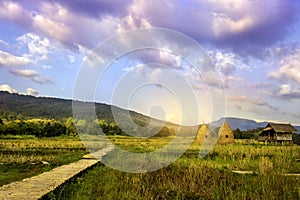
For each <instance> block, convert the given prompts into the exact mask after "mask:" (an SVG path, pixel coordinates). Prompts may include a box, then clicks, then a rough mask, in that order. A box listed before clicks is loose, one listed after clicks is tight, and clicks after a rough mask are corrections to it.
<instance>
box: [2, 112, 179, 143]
mask: <svg viewBox="0 0 300 200" xmlns="http://www.w3.org/2000/svg"><path fill="white" fill-rule="evenodd" d="M99 127H101V129H99ZM99 130H102V132H103V133H104V134H105V135H124V136H128V135H134V136H141V137H143V136H145V134H143V132H142V131H141V129H140V127H139V126H137V127H133V128H130V127H129V128H128V129H126V130H127V131H128V132H129V133H130V134H128V133H127V132H124V131H123V130H121V128H119V126H118V125H117V124H116V123H115V122H107V121H106V120H104V119H100V120H94V121H89V120H88V119H87V120H86V119H73V118H72V117H69V118H67V119H65V120H55V119H28V120H20V119H17V120H11V121H8V120H6V119H4V120H2V119H1V118H0V135H34V136H36V137H39V138H40V137H56V136H61V135H70V136H76V135H77V131H79V132H80V133H84V134H91V135H97V134H100V133H99ZM143 130H144V131H145V129H143ZM152 132H153V131H152ZM154 132H155V133H157V134H156V135H155V136H157V137H163V136H170V135H175V131H174V130H173V129H169V128H168V127H162V128H158V127H157V130H154ZM146 135H147V134H146Z"/></svg>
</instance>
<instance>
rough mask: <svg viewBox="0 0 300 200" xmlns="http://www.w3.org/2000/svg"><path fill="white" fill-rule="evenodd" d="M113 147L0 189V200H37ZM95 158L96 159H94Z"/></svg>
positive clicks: (92, 163) (91, 164) (90, 164)
mask: <svg viewBox="0 0 300 200" xmlns="http://www.w3.org/2000/svg"><path fill="white" fill-rule="evenodd" d="M113 148H114V147H112V146H109V147H106V148H104V149H102V150H100V151H98V152H94V153H93V154H90V155H88V156H85V157H86V158H89V159H81V160H79V161H77V162H74V163H71V164H68V165H63V166H60V167H57V168H55V169H52V170H50V171H48V172H44V173H42V174H40V175H37V176H34V177H31V178H26V179H24V180H22V181H17V182H13V183H10V184H7V185H3V186H2V187H0V199H1V200H21V199H26V200H31V199H38V198H40V197H42V196H44V195H45V194H47V193H49V192H51V191H53V190H54V189H55V188H57V187H58V186H60V185H61V184H63V183H64V182H65V181H67V180H68V179H70V178H72V177H73V176H75V175H77V174H78V173H80V172H82V171H83V170H85V169H87V168H89V167H91V166H93V165H95V164H96V163H97V162H98V161H99V160H100V159H101V158H102V157H103V156H104V155H106V154H107V153H108V152H110V151H111V150H112V149H113ZM95 157H96V158H97V159H95Z"/></svg>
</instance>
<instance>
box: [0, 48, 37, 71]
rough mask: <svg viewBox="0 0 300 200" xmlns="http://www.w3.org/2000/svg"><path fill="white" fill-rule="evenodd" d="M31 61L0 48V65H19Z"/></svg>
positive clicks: (27, 63)
mask: <svg viewBox="0 0 300 200" xmlns="http://www.w3.org/2000/svg"><path fill="white" fill-rule="evenodd" d="M32 63H33V62H32V60H30V59H29V58H27V57H22V56H14V55H12V54H10V53H8V52H5V51H2V50H0V67H1V66H3V67H21V66H26V65H29V64H32Z"/></svg>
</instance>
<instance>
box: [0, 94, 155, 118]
mask: <svg viewBox="0 0 300 200" xmlns="http://www.w3.org/2000/svg"><path fill="white" fill-rule="evenodd" d="M117 109H119V110H122V109H121V108H117ZM96 113H97V116H98V118H99V119H104V120H105V121H107V122H112V121H113V116H112V112H111V106H110V105H106V104H101V103H96ZM130 114H131V116H132V117H133V118H135V119H137V120H138V121H144V122H145V121H149V119H150V118H149V117H147V116H144V115H142V114H139V113H136V112H133V111H130ZM72 115H73V114H72V100H66V99H59V98H50V97H34V96H27V95H20V94H10V93H8V92H1V91H0V118H4V119H8V120H10V119H20V118H25V119H26V118H46V119H56V120H62V119H66V118H68V117H72Z"/></svg>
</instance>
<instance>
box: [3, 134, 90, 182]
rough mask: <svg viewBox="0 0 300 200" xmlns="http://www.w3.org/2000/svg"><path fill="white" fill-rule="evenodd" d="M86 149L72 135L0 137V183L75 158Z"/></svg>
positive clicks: (17, 178) (46, 169)
mask: <svg viewBox="0 0 300 200" xmlns="http://www.w3.org/2000/svg"><path fill="white" fill-rule="evenodd" d="M86 153H87V152H86V150H85V148H84V146H83V144H82V142H81V141H80V140H79V138H75V137H68V138H67V137H57V138H43V139H37V138H35V137H32V136H31V137H30V136H22V137H20V136H19V137H18V136H13V137H12V136H11V137H5V138H2V139H0V186H1V185H4V184H7V183H10V182H13V181H17V180H22V179H24V178H27V177H31V176H34V175H37V174H39V173H42V172H45V171H48V170H50V169H53V168H55V167H57V166H60V165H64V164H68V163H72V162H75V161H77V160H79V159H81V158H82V156H83V155H84V154H86Z"/></svg>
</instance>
